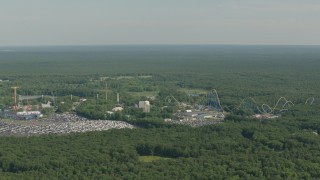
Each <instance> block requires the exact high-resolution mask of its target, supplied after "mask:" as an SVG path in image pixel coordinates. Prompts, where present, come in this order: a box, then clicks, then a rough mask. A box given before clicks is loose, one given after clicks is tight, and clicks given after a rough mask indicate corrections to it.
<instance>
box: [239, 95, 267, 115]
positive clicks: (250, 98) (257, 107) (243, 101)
mask: <svg viewBox="0 0 320 180" xmlns="http://www.w3.org/2000/svg"><path fill="white" fill-rule="evenodd" d="M247 100H251V101H252V102H253V103H254V105H255V108H256V109H257V110H258V111H259V112H260V113H262V112H263V111H261V110H260V108H259V106H258V105H257V104H258V103H257V102H256V101H255V100H254V99H253V98H252V97H248V98H244V99H243V100H242V101H241V103H240V104H239V106H238V107H237V108H235V110H240V108H241V107H242V105H243V104H245V103H246V102H247Z"/></svg>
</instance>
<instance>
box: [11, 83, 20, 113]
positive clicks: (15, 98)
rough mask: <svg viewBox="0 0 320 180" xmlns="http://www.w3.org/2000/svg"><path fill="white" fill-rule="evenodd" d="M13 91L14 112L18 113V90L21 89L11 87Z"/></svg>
mask: <svg viewBox="0 0 320 180" xmlns="http://www.w3.org/2000/svg"><path fill="white" fill-rule="evenodd" d="M11 88H12V89H13V99H14V112H15V113H17V110H18V108H17V89H18V88H19V87H16V86H15V87H11Z"/></svg>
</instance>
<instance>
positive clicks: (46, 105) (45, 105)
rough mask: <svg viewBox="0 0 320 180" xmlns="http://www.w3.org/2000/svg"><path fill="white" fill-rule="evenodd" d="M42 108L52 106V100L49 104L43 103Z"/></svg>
mask: <svg viewBox="0 0 320 180" xmlns="http://www.w3.org/2000/svg"><path fill="white" fill-rule="evenodd" d="M41 107H42V108H51V102H50V101H48V102H47V104H41Z"/></svg>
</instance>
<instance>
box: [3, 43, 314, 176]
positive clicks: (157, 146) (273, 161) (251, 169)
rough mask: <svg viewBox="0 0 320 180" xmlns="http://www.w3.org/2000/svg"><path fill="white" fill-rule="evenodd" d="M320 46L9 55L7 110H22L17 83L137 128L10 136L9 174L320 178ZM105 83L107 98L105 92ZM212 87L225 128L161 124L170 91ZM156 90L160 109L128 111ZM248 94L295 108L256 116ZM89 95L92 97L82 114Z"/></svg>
mask: <svg viewBox="0 0 320 180" xmlns="http://www.w3.org/2000/svg"><path fill="white" fill-rule="evenodd" d="M319 50H320V47H318V46H117V47H113V46H110V47H109V46H107V47H103V46H102V47H100V46H97V47H96V46H92V47H42V48H36V47H29V48H23V47H20V48H16V49H14V50H13V51H8V52H0V80H1V81H0V109H4V108H6V107H8V106H12V89H11V87H12V86H19V89H18V93H19V94H21V95H41V94H47V95H55V96H57V97H58V98H57V99H58V102H57V104H58V105H57V109H55V110H56V112H58V113H63V112H67V111H74V113H77V114H79V115H81V116H85V117H88V118H90V119H117V120H126V121H128V122H131V123H133V124H136V125H138V126H139V128H135V129H121V130H108V131H102V132H88V133H74V134H68V135H45V136H30V137H0V174H1V178H8V179H48V177H50V178H53V179H56V178H58V179H85V178H88V179H224V178H231V179H232V178H234V179H316V178H319V177H320V174H319V172H320V139H319V138H320V136H319V135H318V134H319V133H320V121H319V118H320V111H319V110H320V98H319V93H320V91H319V86H320V85H319V83H318V82H319V80H320V75H319V73H318V67H320V61H319V59H320V51H319ZM106 83H108V88H109V96H108V98H109V101H105V99H104V98H103V97H104V94H105V85H106ZM211 89H216V90H217V91H218V93H219V97H220V100H221V104H222V106H223V107H224V108H225V110H226V111H227V112H226V113H227V116H226V118H225V120H224V121H223V122H222V123H218V124H214V125H209V126H202V127H196V128H194V127H189V126H184V125H173V124H166V123H164V122H163V121H162V120H163V118H168V117H170V116H171V114H172V113H173V112H174V110H175V109H174V108H175V107H174V106H172V107H171V106H170V104H168V102H167V101H166V97H168V96H174V97H176V98H177V99H178V100H179V101H182V102H189V103H195V102H201V100H202V99H203V98H204V97H205V94H206V93H207V92H208V91H210V90H211ZM116 93H120V94H121V103H123V104H125V106H126V107H128V108H126V109H125V110H124V112H122V113H118V114H116V115H114V116H112V117H106V116H105V113H103V112H105V111H107V110H110V109H111V108H112V107H114V104H115V103H116ZM190 93H197V94H199V97H190V96H188V94H190ZM71 94H72V95H73V99H70V95H71ZM149 96H154V97H156V98H155V99H154V100H151V103H152V110H151V113H149V114H146V113H143V112H142V111H141V110H136V109H134V108H129V107H133V106H134V105H135V104H136V103H137V102H138V101H139V100H146V99H148V98H149ZM97 97H100V98H97ZM249 97H250V98H253V99H254V102H255V103H256V104H257V105H258V106H259V107H261V105H263V104H268V105H270V106H272V105H275V104H276V102H277V100H278V99H279V98H280V97H285V98H286V99H288V100H290V101H292V102H293V104H294V105H293V106H290V108H288V110H287V111H286V112H285V113H283V114H281V116H280V117H279V118H276V119H260V120H257V119H253V118H251V116H248V115H251V114H250V113H255V112H254V110H252V109H251V111H250V106H249V105H248V106H247V109H239V104H241V102H242V101H243V99H245V98H249ZM80 98H86V99H87V101H86V102H85V103H83V104H80V105H79V106H78V107H77V108H76V109H73V110H72V108H71V107H72V103H74V102H75V101H78V100H79V99H80ZM310 98H312V103H311V101H308V99H310ZM46 100H47V99H45V100H43V99H42V100H34V101H31V102H21V103H24V104H26V103H31V104H37V103H40V102H44V101H46ZM61 102H63V104H62V103H61ZM163 106H169V108H168V109H165V110H164V109H163V108H161V107H163ZM237 107H238V109H237ZM233 109H237V110H238V111H233ZM128 114H129V115H134V116H132V117H133V119H132V118H131V119H128V117H131V116H126V115H128Z"/></svg>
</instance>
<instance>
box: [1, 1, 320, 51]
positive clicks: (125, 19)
mask: <svg viewBox="0 0 320 180" xmlns="http://www.w3.org/2000/svg"><path fill="white" fill-rule="evenodd" d="M86 44H317V45H319V44H320V0H267V1H266V0H1V2H0V45H1V46H6V45H86Z"/></svg>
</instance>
